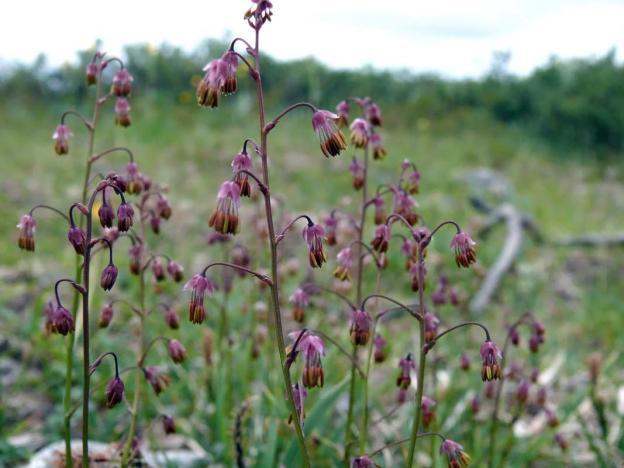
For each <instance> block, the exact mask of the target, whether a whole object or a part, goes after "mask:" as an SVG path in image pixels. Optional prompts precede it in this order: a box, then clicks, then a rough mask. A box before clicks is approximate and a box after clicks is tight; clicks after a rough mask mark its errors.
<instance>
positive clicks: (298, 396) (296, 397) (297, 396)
mask: <svg viewBox="0 0 624 468" xmlns="http://www.w3.org/2000/svg"><path fill="white" fill-rule="evenodd" d="M292 396H293V402H294V403H295V409H296V410H297V415H298V416H299V421H301V424H303V419H304V418H305V410H304V408H303V405H304V403H305V400H306V398H307V397H308V391H307V390H306V389H305V387H303V386H302V385H299V382H297V383H296V384H294V385H293V386H292ZM291 422H292V414H291V415H290V416H288V424H290V423H291Z"/></svg>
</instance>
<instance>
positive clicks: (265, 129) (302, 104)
mask: <svg viewBox="0 0 624 468" xmlns="http://www.w3.org/2000/svg"><path fill="white" fill-rule="evenodd" d="M258 73H260V70H259V67H258ZM299 107H307V108H308V109H310V110H311V111H312V112H316V111H317V109H316V106H313V105H312V104H310V103H309V102H298V103H296V104H292V105H290V106H288V107H287V108H286V109H284V110H283V111H282V112H280V113H279V114H277V117H275V118H274V119H273V120H271V121H270V122H269V123H268V124H267V125H266V126H263V127H262V132H263V133H266V134H268V133H269V132H270V131H271V130H273V129H274V128H275V126H276V125H277V124H278V123H279V121H280V119H282V118H283V117H284V116H285V115H286V114H288V113H289V112H292V111H294V110H295V109H298V108H299Z"/></svg>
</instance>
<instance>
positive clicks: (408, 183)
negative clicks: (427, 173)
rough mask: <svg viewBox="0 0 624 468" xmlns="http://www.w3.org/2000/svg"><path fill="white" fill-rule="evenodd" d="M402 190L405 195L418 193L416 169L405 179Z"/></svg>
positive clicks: (418, 179) (418, 173) (417, 173)
mask: <svg viewBox="0 0 624 468" xmlns="http://www.w3.org/2000/svg"><path fill="white" fill-rule="evenodd" d="M403 188H404V190H405V191H406V192H407V193H410V194H412V195H414V194H415V193H418V192H419V191H420V172H419V171H418V169H414V170H412V171H411V172H410V173H409V175H408V176H407V178H406V179H405V182H404V185H403Z"/></svg>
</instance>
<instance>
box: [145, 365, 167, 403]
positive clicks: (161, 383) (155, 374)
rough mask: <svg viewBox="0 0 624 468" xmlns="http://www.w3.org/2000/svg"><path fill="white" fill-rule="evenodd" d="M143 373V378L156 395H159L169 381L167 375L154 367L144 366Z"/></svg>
mask: <svg viewBox="0 0 624 468" xmlns="http://www.w3.org/2000/svg"><path fill="white" fill-rule="evenodd" d="M143 375H144V376H145V380H147V381H148V382H149V384H150V385H151V386H152V389H153V390H154V393H155V394H156V396H158V395H160V394H161V393H162V391H163V390H164V389H165V388H167V386H168V385H169V384H170V383H171V379H170V378H169V376H168V375H166V374H164V373H163V372H162V371H160V370H159V369H158V368H156V367H146V368H144V369H143Z"/></svg>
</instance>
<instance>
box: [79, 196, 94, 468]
mask: <svg viewBox="0 0 624 468" xmlns="http://www.w3.org/2000/svg"><path fill="white" fill-rule="evenodd" d="M94 199H95V194H94V195H93V196H92V197H91V203H89V208H91V207H92V206H93V200H94ZM86 218H87V228H86V234H87V239H86V246H85V252H84V268H83V270H82V275H83V276H82V285H83V287H84V289H85V293H84V294H83V295H82V322H83V323H82V326H83V337H82V358H83V363H82V366H83V368H82V372H83V375H82V378H83V391H82V466H83V467H88V466H89V385H90V380H91V373H90V371H89V364H90V362H91V359H90V357H89V338H90V337H89V292H90V289H89V273H90V271H89V270H90V267H91V235H92V231H93V216H92V213H91V209H89V213H88V214H87V217H86Z"/></svg>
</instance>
